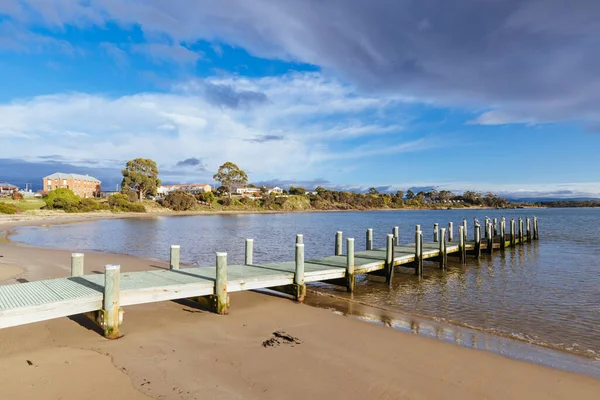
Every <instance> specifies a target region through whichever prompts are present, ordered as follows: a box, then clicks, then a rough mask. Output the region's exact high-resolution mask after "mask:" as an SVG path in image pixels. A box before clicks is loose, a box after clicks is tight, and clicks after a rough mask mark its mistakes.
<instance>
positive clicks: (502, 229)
mask: <svg viewBox="0 0 600 400" xmlns="http://www.w3.org/2000/svg"><path fill="white" fill-rule="evenodd" d="M505 248H506V219H505V218H504V217H502V220H501V221H500V250H504V249H505Z"/></svg>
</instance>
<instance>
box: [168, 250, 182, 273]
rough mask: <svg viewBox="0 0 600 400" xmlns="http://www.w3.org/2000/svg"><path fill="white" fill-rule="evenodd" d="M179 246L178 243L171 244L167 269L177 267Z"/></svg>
mask: <svg viewBox="0 0 600 400" xmlns="http://www.w3.org/2000/svg"><path fill="white" fill-rule="evenodd" d="M180 250H181V246H180V245H178V244H173V245H171V252H170V257H169V269H179V258H180Z"/></svg>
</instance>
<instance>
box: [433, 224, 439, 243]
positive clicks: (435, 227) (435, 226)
mask: <svg viewBox="0 0 600 400" xmlns="http://www.w3.org/2000/svg"><path fill="white" fill-rule="evenodd" d="M439 234H440V225H439V224H433V241H434V242H437V241H438V236H439Z"/></svg>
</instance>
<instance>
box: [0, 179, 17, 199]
mask: <svg viewBox="0 0 600 400" xmlns="http://www.w3.org/2000/svg"><path fill="white" fill-rule="evenodd" d="M18 191H19V188H18V187H17V186H15V185H11V184H10V183H8V182H0V197H10V196H12V195H13V193H17V192H18Z"/></svg>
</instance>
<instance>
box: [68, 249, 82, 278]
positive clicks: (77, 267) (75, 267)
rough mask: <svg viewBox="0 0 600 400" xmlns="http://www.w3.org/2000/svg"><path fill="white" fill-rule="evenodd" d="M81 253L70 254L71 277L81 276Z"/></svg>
mask: <svg viewBox="0 0 600 400" xmlns="http://www.w3.org/2000/svg"><path fill="white" fill-rule="evenodd" d="M83 257H84V256H83V253H73V254H71V276H82V275H83V273H84V272H83Z"/></svg>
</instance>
